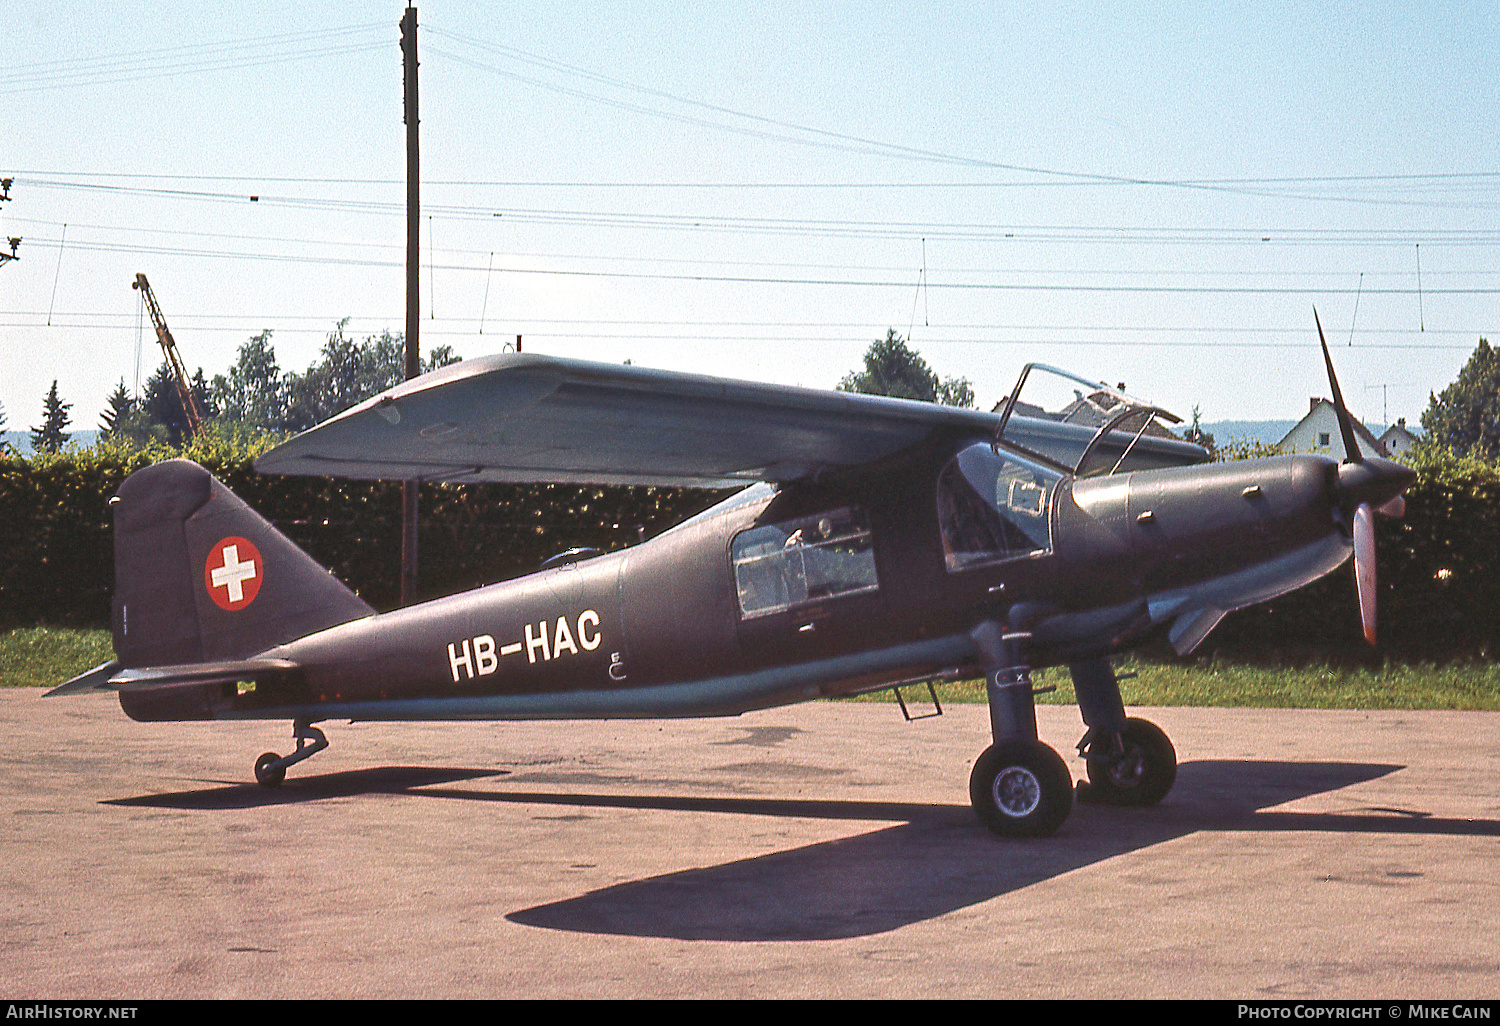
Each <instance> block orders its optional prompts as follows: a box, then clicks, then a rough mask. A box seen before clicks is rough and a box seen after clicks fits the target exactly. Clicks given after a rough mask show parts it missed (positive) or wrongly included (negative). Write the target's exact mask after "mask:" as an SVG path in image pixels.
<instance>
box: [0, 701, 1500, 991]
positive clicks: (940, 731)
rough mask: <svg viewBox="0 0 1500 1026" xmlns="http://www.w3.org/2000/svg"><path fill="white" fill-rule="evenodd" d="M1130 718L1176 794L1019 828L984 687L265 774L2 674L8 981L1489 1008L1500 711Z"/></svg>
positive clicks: (204, 729) (285, 746)
mask: <svg viewBox="0 0 1500 1026" xmlns="http://www.w3.org/2000/svg"><path fill="white" fill-rule="evenodd" d="M1132 712H1133V713H1134V714H1136V715H1145V716H1147V717H1148V718H1150V719H1152V720H1155V721H1156V722H1157V723H1158V724H1160V725H1161V726H1162V727H1163V728H1164V729H1165V730H1166V731H1167V732H1168V734H1170V735H1171V737H1172V739H1173V741H1174V743H1175V744H1176V746H1177V752H1178V758H1179V761H1180V763H1181V768H1180V771H1179V775H1178V780H1177V785H1176V788H1175V789H1174V790H1173V792H1172V793H1171V794H1170V795H1168V797H1167V799H1166V801H1165V802H1163V804H1162V805H1161V806H1159V807H1157V808H1155V809H1146V810H1123V809H1110V808H1100V807H1096V806H1077V807H1075V809H1074V812H1073V815H1072V816H1071V817H1070V818H1069V819H1068V821H1067V822H1066V823H1065V824H1064V825H1063V827H1062V830H1061V831H1060V832H1059V833H1058V835H1057V836H1055V837H1052V838H1049V839H1046V840H1030V841H1003V840H999V839H996V838H994V837H992V836H991V835H989V834H988V833H986V832H985V831H984V830H983V829H982V828H980V827H979V826H978V825H977V823H976V821H975V819H974V817H973V814H972V812H971V811H970V809H969V805H968V797H967V795H968V774H969V769H970V767H971V765H972V763H973V760H974V758H975V756H977V755H978V753H979V752H980V750H981V749H982V748H983V747H984V746H985V744H987V742H988V725H987V719H986V712H985V710H984V708H983V707H982V706H957V707H948V708H947V710H946V714H945V715H943V716H941V717H937V718H933V719H927V720H922V721H918V722H913V723H907V722H904V721H903V720H902V718H901V715H900V712H899V710H898V709H897V708H896V707H895V706H894V705H872V704H853V703H813V704H810V705H803V706H796V707H792V708H787V709H775V710H769V711H765V712H759V713H754V714H750V715H746V716H742V717H738V718H734V719H721V720H685V721H610V722H593V723H590V722H584V723H482V724H469V723H458V724H368V723H365V724H346V723H341V722H333V723H326V724H324V725H323V727H324V730H325V731H326V732H327V734H328V737H329V740H330V742H331V747H330V748H329V749H328V750H327V751H325V752H322V753H321V754H319V755H317V756H315V757H314V758H313V759H311V760H309V761H308V762H305V763H302V764H301V765H299V766H295V767H293V768H292V770H291V771H290V774H289V776H288V779H287V782H286V784H285V785H284V786H283V787H281V788H280V789H278V790H267V789H264V788H261V787H258V786H256V785H255V784H253V783H248V781H249V779H250V771H251V764H252V762H253V761H254V759H255V757H256V756H257V755H259V754H260V753H261V752H263V751H267V750H276V751H280V752H282V753H285V752H286V751H288V750H289V748H290V747H291V741H290V725H289V724H286V723H280V722H266V723H196V724H138V723H134V722H131V721H129V720H128V719H126V718H125V716H124V714H123V713H121V712H120V710H119V707H118V705H117V704H116V702H115V701H114V699H113V697H112V696H107V695H100V696H85V697H75V698H54V699H43V698H42V693H41V692H40V691H38V690H31V689H14V690H6V691H0V723H3V731H4V734H3V736H4V738H5V744H4V746H3V749H0V761H3V766H4V773H3V775H0V895H3V900H0V991H3V993H0V998H8V999H28V1000H38V999H48V998H53V999H63V998H113V999H121V1000H129V999H147V998H200V997H246V998H304V997H354V998H387V997H389V998H431V997H494V998H517V997H527V998H549V997H580V998H584V997H751V998H755V997H760V998H786V997H908V998H928V997H985V998H1014V997H1047V998H1051V997H1143V998H1154V997H1174V998H1234V999H1240V1000H1291V999H1303V998H1349V997H1353V998H1372V999H1373V998H1389V999H1419V998H1446V997H1452V998H1471V999H1472V998H1494V997H1496V996H1500V882H1497V877H1500V714H1496V713H1440V712H1419V713H1408V712H1378V713H1364V712H1312V711H1289V710H1226V709H1178V708H1173V709H1155V710H1144V711H1143V710H1133V711H1132ZM1039 720H1040V727H1041V733H1042V737H1043V739H1044V740H1046V741H1048V742H1049V743H1051V744H1052V745H1053V746H1054V747H1056V748H1057V749H1058V750H1059V751H1061V752H1063V754H1064V755H1065V756H1069V762H1070V764H1071V765H1072V766H1073V769H1074V775H1075V777H1076V776H1078V775H1079V774H1081V773H1082V772H1083V766H1082V763H1081V761H1079V760H1077V759H1073V758H1071V754H1072V750H1073V746H1074V745H1075V744H1076V742H1077V740H1078V738H1079V736H1080V735H1081V734H1082V725H1081V723H1080V721H1079V719H1078V712H1077V710H1076V709H1074V708H1071V707H1052V706H1044V707H1041V708H1040V709H1039Z"/></svg>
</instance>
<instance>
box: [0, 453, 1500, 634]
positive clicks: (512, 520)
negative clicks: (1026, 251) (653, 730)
mask: <svg viewBox="0 0 1500 1026" xmlns="http://www.w3.org/2000/svg"><path fill="white" fill-rule="evenodd" d="M265 444H267V440H266V439H264V438H255V437H250V438H241V439H231V440H222V439H221V440H216V441H210V442H204V443H197V444H195V445H194V446H193V447H190V448H189V449H187V450H185V451H183V452H182V453H176V452H172V451H168V450H166V449H161V448H151V449H146V450H136V449H131V448H126V447H118V446H110V445H107V444H103V445H100V446H97V447H95V448H93V449H88V450H76V449H74V450H67V451H64V452H62V453H60V454H40V455H37V456H35V457H32V458H29V459H21V458H18V457H15V456H0V625H3V626H21V625H32V624H39V623H45V624H53V625H102V624H106V623H108V620H109V596H110V591H111V588H112V586H113V569H112V568H113V555H112V551H113V550H112V547H111V536H110V523H109V513H108V507H107V505H106V503H107V501H108V499H109V497H110V496H111V495H112V494H114V491H115V489H116V488H118V487H119V485H120V482H121V481H123V480H124V479H125V477H126V476H127V475H128V474H129V473H131V472H132V471H134V470H136V469H139V468H140V467H143V466H146V465H148V464H150V463H153V462H156V461H157V460H160V459H165V458H168V457H171V456H175V455H183V456H186V457H188V458H190V459H193V460H196V461H197V462H199V463H201V464H203V465H204V466H205V467H207V468H208V469H209V470H210V471H212V472H213V473H214V474H215V475H216V476H217V477H218V478H219V479H220V480H222V481H223V482H224V483H225V484H226V485H228V486H229V487H230V488H231V489H233V490H234V492H235V493H236V494H238V495H239V496H241V497H242V498H243V499H244V500H245V501H246V502H248V503H249V504H250V505H251V506H252V507H253V508H254V509H256V510H257V511H258V512H260V513H261V515H263V516H265V517H267V518H268V519H269V520H271V522H272V523H274V524H275V525H276V526H277V527H278V528H279V529H280V530H281V531H283V532H284V533H285V534H286V535H287V536H288V537H290V538H291V539H292V540H293V541H295V542H296V543H297V544H298V545H300V546H302V547H303V548H304V549H306V550H307V551H308V552H309V553H310V554H311V555H312V556H313V558H315V559H317V560H318V561H319V562H320V563H322V564H324V565H325V566H327V567H329V568H330V569H331V570H333V572H334V573H335V574H337V575H338V576H339V578H340V579H341V580H344V581H346V582H348V584H349V585H350V586H351V587H353V588H354V589H355V590H357V591H358V592H359V593H360V594H361V595H363V596H364V597H365V599H366V600H367V601H369V602H370V603H371V604H372V605H374V606H375V607H376V608H378V609H389V608H391V607H392V606H394V605H395V604H396V598H397V593H398V590H399V574H400V566H399V564H400V532H401V499H400V486H399V485H397V484H387V483H365V482H358V481H331V480H326V479H322V478H285V477H269V476H264V475H261V474H257V473H256V472H255V470H254V469H253V467H252V466H251V460H252V459H253V457H254V455H255V453H256V452H259V451H260V450H261V449H262V448H263V447H264V446H265ZM1410 462H1411V464H1412V466H1413V468H1414V469H1415V470H1416V471H1417V480H1416V482H1415V484H1413V485H1412V487H1411V489H1410V490H1409V491H1408V492H1407V514H1406V517H1405V518H1404V519H1402V520H1388V519H1386V518H1384V517H1377V518H1376V525H1377V526H1376V531H1377V539H1378V551H1379V566H1378V577H1379V582H1380V593H1379V596H1380V597H1379V605H1380V609H1379V620H1380V637H1381V644H1380V647H1379V649H1377V650H1375V651H1374V652H1367V651H1366V650H1365V648H1364V645H1363V642H1362V640H1361V632H1360V626H1359V608H1358V603H1357V601H1356V599H1355V593H1354V581H1353V574H1352V571H1351V569H1350V568H1349V567H1348V566H1346V567H1345V568H1344V569H1343V570H1340V571H1339V572H1338V573H1335V574H1333V575H1331V576H1330V577H1328V578H1325V579H1324V580H1322V581H1319V582H1318V583H1316V584H1314V585H1312V586H1310V587H1308V588H1304V589H1302V590H1301V591H1298V592H1294V593H1293V594H1291V595H1287V596H1284V597H1283V598H1281V599H1278V600H1276V601H1275V602H1271V603H1268V604H1266V605H1262V606H1258V607H1255V608H1252V609H1248V610H1244V611H1242V612H1239V613H1235V614H1233V615H1231V616H1230V617H1228V618H1227V619H1226V620H1225V621H1224V623H1223V624H1222V625H1220V627H1219V629H1218V630H1217V631H1215V632H1214V634H1213V635H1212V636H1211V637H1210V639H1209V641H1208V643H1207V644H1206V646H1205V652H1213V651H1220V652H1225V653H1227V654H1231V655H1234V656H1236V657H1239V658H1256V657H1266V658H1270V659H1279V658H1283V657H1285V656H1296V655H1302V654H1314V655H1325V656H1326V655H1328V654H1342V655H1347V656H1352V657H1356V658H1362V657H1368V658H1375V659H1379V658H1383V657H1396V658H1401V659H1431V660H1439V661H1442V660H1448V659H1455V658H1473V657H1480V658H1488V657H1490V656H1491V655H1493V654H1495V653H1496V652H1500V472H1497V470H1496V467H1495V466H1493V465H1491V464H1488V463H1485V462H1482V461H1479V460H1474V459H1467V458H1458V457H1454V456H1452V455H1449V454H1446V453H1444V452H1441V451H1426V452H1418V454H1417V455H1415V456H1414V457H1413V458H1412V460H1411V461H1410ZM721 494H723V493H715V492H705V491H697V490H692V489H677V488H602V487H580V486H571V485H465V486H453V485H425V486H423V488H422V495H421V511H422V521H421V535H420V565H421V575H420V590H421V593H422V596H423V597H435V596H438V595H446V594H452V593H454V592H457V591H462V590H464V589H467V588H471V587H474V586H476V585H480V584H487V583H491V582H493V581H498V580H504V579H506V578H508V577H513V576H516V575H518V574H521V573H526V572H528V571H530V570H534V569H535V568H536V567H537V566H538V564H539V563H540V562H541V561H542V560H543V559H545V558H546V557H548V556H550V555H552V554H554V553H556V552H560V551H562V550H563V549H566V548H569V547H571V546H574V545H591V546H594V547H596V548H600V549H604V550H610V549H617V548H622V547H624V546H626V545H629V544H631V543H633V542H634V541H635V540H636V538H637V534H638V531H637V528H638V526H639V527H640V528H642V529H644V532H645V534H646V535H647V536H648V537H649V536H652V535H655V534H658V533H660V532H661V531H662V530H664V529H666V528H667V527H669V526H671V525H672V524H674V523H677V522H678V521H680V520H682V519H683V518H685V517H687V516H689V515H691V514H692V513H695V512H697V511H698V510H700V509H703V508H705V507H706V506H708V505H709V504H710V503H712V502H713V501H715V500H716V499H717V498H718V497H719V496H720V495H721Z"/></svg>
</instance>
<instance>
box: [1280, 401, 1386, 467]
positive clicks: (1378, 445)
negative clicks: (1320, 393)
mask: <svg viewBox="0 0 1500 1026" xmlns="http://www.w3.org/2000/svg"><path fill="white" fill-rule="evenodd" d="M1324 407H1327V410H1328V414H1331V415H1332V416H1333V417H1334V419H1335V420H1337V419H1338V409H1337V408H1336V407H1335V406H1334V405H1333V403H1331V402H1329V401H1328V400H1327V399H1314V400H1313V401H1312V403H1311V408H1310V409H1309V410H1308V411H1307V416H1305V417H1303V418H1302V419H1301V420H1299V421H1297V423H1296V424H1294V425H1293V426H1292V429H1291V430H1290V431H1288V432H1287V433H1286V434H1285V435H1283V436H1282V437H1281V441H1279V442H1277V443H1276V447H1277V448H1278V449H1279V448H1281V447H1282V446H1283V445H1285V444H1286V443H1287V440H1288V439H1289V438H1291V437H1292V436H1293V435H1295V434H1296V433H1297V431H1298V429H1300V428H1301V427H1302V425H1304V424H1306V423H1307V422H1308V421H1309V420H1312V419H1313V418H1314V417H1318V416H1320V415H1324V414H1322V411H1323V408H1324ZM1349 421H1350V423H1351V424H1353V425H1354V434H1355V436H1356V437H1357V438H1358V439H1360V440H1361V441H1363V442H1364V443H1365V444H1366V445H1368V446H1369V447H1370V448H1371V449H1373V450H1375V453H1376V454H1377V455H1380V456H1386V457H1389V456H1390V451H1389V450H1388V449H1386V447H1385V443H1384V442H1382V441H1381V440H1380V439H1378V438H1376V437H1375V436H1374V435H1373V434H1371V433H1370V429H1369V428H1367V427H1365V426H1364V425H1363V424H1361V423H1360V422H1359V421H1358V420H1356V419H1355V418H1354V417H1353V416H1350V418H1349ZM1342 444H1343V443H1342V441H1340V445H1341V446H1342Z"/></svg>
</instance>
